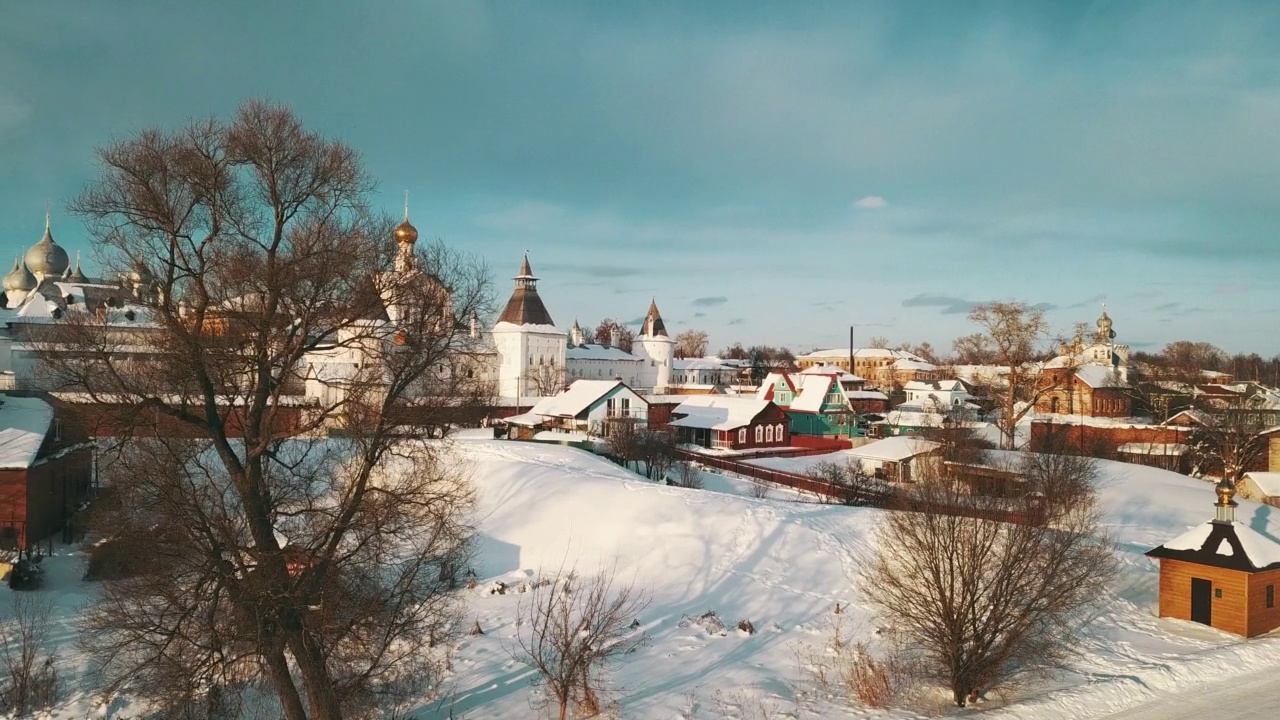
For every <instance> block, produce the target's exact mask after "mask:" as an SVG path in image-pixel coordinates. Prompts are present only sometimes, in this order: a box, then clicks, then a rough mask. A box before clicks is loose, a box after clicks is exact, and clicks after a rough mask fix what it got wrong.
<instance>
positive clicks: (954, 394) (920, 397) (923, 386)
mask: <svg viewBox="0 0 1280 720" xmlns="http://www.w3.org/2000/svg"><path fill="white" fill-rule="evenodd" d="M903 390H904V391H906V394H907V403H908V404H911V405H919V406H921V407H924V408H928V407H929V406H930V405H934V406H936V409H937V410H946V409H948V408H958V407H964V404H965V403H967V402H969V401H970V400H972V399H973V396H972V395H970V394H969V391H968V390H967V389H965V386H964V383H962V382H960V381H959V380H935V381H932V382H926V381H920V380H912V381H911V382H909V383H907V384H906V385H905V386H904V387H903Z"/></svg>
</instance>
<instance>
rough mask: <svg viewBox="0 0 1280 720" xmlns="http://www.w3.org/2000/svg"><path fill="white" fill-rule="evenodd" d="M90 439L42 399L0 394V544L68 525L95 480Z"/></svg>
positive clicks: (33, 538)
mask: <svg viewBox="0 0 1280 720" xmlns="http://www.w3.org/2000/svg"><path fill="white" fill-rule="evenodd" d="M88 440H89V438H88V436H87V435H86V434H85V433H84V432H83V429H82V428H81V426H80V425H78V424H77V423H75V422H74V421H69V420H68V419H67V418H65V417H62V416H60V415H59V414H56V413H55V411H54V407H53V406H52V405H50V404H49V403H48V402H45V401H44V400H41V399H40V398H35V397H17V396H13V395H6V396H3V397H0V549H25V548H26V547H27V546H28V545H29V544H30V543H34V542H37V541H39V540H41V539H43V538H45V537H48V536H49V535H52V534H53V533H55V532H58V531H59V530H63V529H65V528H66V526H67V521H68V520H69V519H70V518H71V516H72V514H73V513H75V511H76V510H77V509H79V507H80V506H81V505H82V504H83V503H84V502H85V501H86V500H87V499H88V497H89V492H90V489H91V487H92V484H93V451H92V445H91V444H90V443H89V442H88Z"/></svg>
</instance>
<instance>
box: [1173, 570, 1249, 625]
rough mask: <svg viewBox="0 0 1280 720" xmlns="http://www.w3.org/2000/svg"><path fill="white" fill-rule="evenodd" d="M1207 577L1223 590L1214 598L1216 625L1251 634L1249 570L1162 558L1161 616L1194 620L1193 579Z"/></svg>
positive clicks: (1214, 622) (1215, 587) (1216, 588)
mask: <svg viewBox="0 0 1280 720" xmlns="http://www.w3.org/2000/svg"><path fill="white" fill-rule="evenodd" d="M1193 577H1196V578H1203V579H1205V580H1209V581H1211V582H1212V583H1213V589H1214V591H1215V593H1216V591H1217V590H1222V597H1216V595H1215V596H1214V597H1213V615H1212V621H1213V627H1216V628H1218V629H1219V630H1225V631H1227V632H1231V633H1235V634H1237V635H1244V636H1247V635H1248V631H1249V620H1248V608H1249V602H1248V599H1249V595H1248V591H1249V573H1246V572H1243V571H1241V570H1226V569H1223V568H1216V567H1210V566H1208V565H1199V564H1197V563H1189V562H1184V561H1182V560H1170V559H1169V558H1161V559H1160V617H1171V618H1179V619H1182V620H1190V619H1191V578H1193Z"/></svg>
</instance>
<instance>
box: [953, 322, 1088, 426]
mask: <svg viewBox="0 0 1280 720" xmlns="http://www.w3.org/2000/svg"><path fill="white" fill-rule="evenodd" d="M969 320H970V321H971V322H973V323H974V324H975V325H977V326H979V327H981V328H982V330H983V332H981V333H978V334H975V335H970V336H966V337H965V338H961V340H964V341H965V348H964V350H963V352H964V353H965V354H969V355H971V356H974V357H983V358H989V360H988V362H990V363H992V364H995V365H999V366H1000V367H1001V368H1002V369H1003V370H1004V371H1005V377H1004V380H1005V385H1004V387H1003V389H1002V391H1001V398H1000V400H1001V403H1000V405H1001V407H1000V415H999V418H998V420H997V422H996V425H997V427H999V429H1000V435H1001V446H1002V447H1004V448H1012V447H1014V445H1015V433H1016V432H1017V428H1018V423H1019V422H1020V421H1021V420H1022V418H1024V417H1026V415H1027V413H1029V412H1031V411H1032V410H1033V409H1034V408H1035V404H1036V400H1038V399H1039V398H1040V397H1042V396H1044V395H1046V394H1047V393H1050V392H1052V391H1053V390H1055V389H1057V387H1058V384H1059V382H1060V380H1057V379H1055V380H1054V381H1052V382H1043V381H1042V380H1041V376H1040V372H1039V367H1038V366H1037V365H1036V361H1037V360H1039V359H1040V357H1041V356H1042V354H1043V352H1042V350H1041V348H1040V346H1041V343H1043V342H1044V341H1046V340H1048V339H1049V322H1048V321H1047V320H1045V317H1044V311H1042V310H1039V309H1037V308H1034V307H1031V306H1030V305H1028V304H1026V303H1025V302H1016V301H1015V302H1010V301H994V302H989V303H986V304H983V305H978V306H976V307H974V308H973V310H971V311H970V312H969ZM959 343H960V341H957V347H956V351H957V353H961V352H962V348H961V347H960V344H959ZM1066 370H1069V368H1064V371H1063V372H1059V373H1057V374H1056V375H1054V376H1053V377H1054V378H1061V377H1064V376H1065V371H1066ZM1019 403H1021V407H1019Z"/></svg>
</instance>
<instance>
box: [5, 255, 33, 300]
mask: <svg viewBox="0 0 1280 720" xmlns="http://www.w3.org/2000/svg"><path fill="white" fill-rule="evenodd" d="M37 284H39V283H38V281H37V280H36V276H35V275H32V274H31V271H30V270H28V269H27V266H26V265H25V264H23V263H22V261H20V260H18V259H16V258H15V259H14V261H13V269H12V270H10V271H9V274H8V275H5V276H4V291H5V292H6V293H13V292H23V293H26V292H31V291H32V290H35V289H36V285H37Z"/></svg>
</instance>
